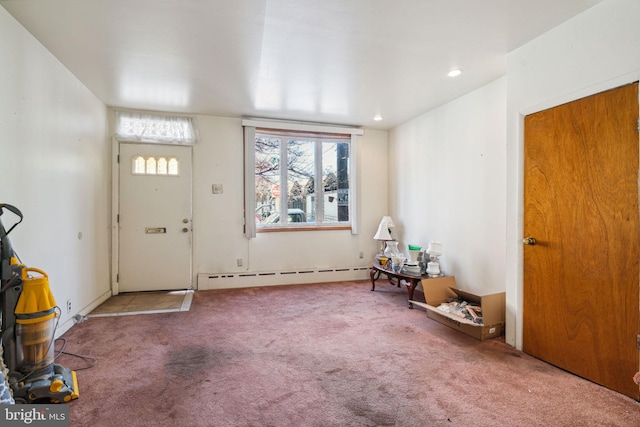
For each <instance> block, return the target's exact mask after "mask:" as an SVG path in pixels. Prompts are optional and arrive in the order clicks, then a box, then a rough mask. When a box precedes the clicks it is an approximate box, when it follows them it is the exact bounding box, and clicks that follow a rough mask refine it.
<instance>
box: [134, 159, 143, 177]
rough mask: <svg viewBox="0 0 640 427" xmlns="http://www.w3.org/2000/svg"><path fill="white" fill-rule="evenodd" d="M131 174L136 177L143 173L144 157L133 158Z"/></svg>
mask: <svg viewBox="0 0 640 427" xmlns="http://www.w3.org/2000/svg"><path fill="white" fill-rule="evenodd" d="M133 173H134V174H136V175H139V174H144V173H145V161H144V157H142V156H136V157H134V158H133Z"/></svg>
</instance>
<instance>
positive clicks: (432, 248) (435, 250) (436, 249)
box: [427, 242, 442, 277]
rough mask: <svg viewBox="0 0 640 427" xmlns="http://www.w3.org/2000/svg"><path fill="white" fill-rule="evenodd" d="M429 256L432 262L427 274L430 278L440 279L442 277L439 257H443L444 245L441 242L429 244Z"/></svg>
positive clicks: (428, 266) (428, 265)
mask: <svg viewBox="0 0 640 427" xmlns="http://www.w3.org/2000/svg"><path fill="white" fill-rule="evenodd" d="M427 254H428V255H429V259H430V260H431V261H430V262H429V263H428V264H427V274H428V275H429V277H438V276H439V275H440V264H439V263H438V257H439V256H440V255H442V244H441V243H440V242H429V246H428V247H427Z"/></svg>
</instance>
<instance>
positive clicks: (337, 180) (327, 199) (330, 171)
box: [322, 142, 349, 223]
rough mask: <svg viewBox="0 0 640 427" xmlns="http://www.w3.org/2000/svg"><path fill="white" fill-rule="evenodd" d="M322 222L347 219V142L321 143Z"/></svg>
mask: <svg viewBox="0 0 640 427" xmlns="http://www.w3.org/2000/svg"><path fill="white" fill-rule="evenodd" d="M322 189H323V199H322V200H323V204H322V207H323V222H324V223H336V222H344V221H349V144H348V143H345V142H323V143H322Z"/></svg>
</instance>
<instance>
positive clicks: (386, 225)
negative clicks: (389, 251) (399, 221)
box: [373, 216, 395, 240]
mask: <svg viewBox="0 0 640 427" xmlns="http://www.w3.org/2000/svg"><path fill="white" fill-rule="evenodd" d="M392 227H395V225H394V224H393V220H392V219H391V217H390V216H383V217H382V219H381V220H380V225H378V231H377V232H376V235H375V236H373V238H374V239H376V240H393V238H392V237H391V234H389V229H390V228H392Z"/></svg>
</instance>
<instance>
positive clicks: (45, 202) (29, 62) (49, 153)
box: [0, 8, 110, 334]
mask: <svg viewBox="0 0 640 427" xmlns="http://www.w3.org/2000/svg"><path fill="white" fill-rule="evenodd" d="M0 69H1V70H2V73H1V77H0V93H1V94H2V96H0V202H2V203H8V204H11V205H15V206H16V207H18V208H19V209H20V210H21V211H22V213H23V214H24V217H25V219H24V221H23V223H22V224H20V225H19V226H18V227H17V228H16V229H15V230H14V231H13V232H12V233H11V235H10V238H11V241H12V243H13V246H14V249H15V250H16V251H17V253H18V255H19V256H20V258H21V260H22V262H24V263H25V264H26V265H27V266H29V267H37V268H40V269H42V270H44V271H46V272H47V273H48V275H49V282H50V286H51V290H52V292H53V294H54V296H55V298H56V301H57V303H58V305H59V306H60V307H61V308H62V313H63V314H62V317H61V325H62V326H61V328H60V329H59V332H58V334H60V333H62V332H64V331H65V330H66V329H68V328H69V327H70V326H71V325H72V324H73V322H72V320H71V316H73V315H75V314H77V313H78V312H82V311H86V310H87V309H88V307H89V306H90V305H91V304H95V302H96V301H97V300H99V299H100V298H102V297H104V295H105V293H107V294H108V292H109V289H110V288H109V286H110V283H109V233H110V231H109V227H110V224H109V199H110V189H109V182H110V181H109V179H110V163H109V159H110V156H109V147H110V145H109V142H108V138H107V124H106V122H107V113H106V107H105V106H104V104H102V103H101V102H100V101H99V100H98V99H97V98H96V97H95V96H94V95H93V94H92V93H90V92H89V91H88V90H87V89H86V88H85V87H84V86H83V85H82V84H81V83H80V82H79V81H78V80H77V79H76V78H75V77H74V76H73V75H71V73H69V71H68V70H67V69H66V68H64V67H63V66H62V65H61V64H60V63H59V62H58V61H57V60H56V59H55V58H54V57H53V55H51V54H50V53H49V52H48V51H47V50H46V49H45V48H44V47H42V46H41V45H40V43H39V42H38V41H37V40H36V39H35V38H34V37H33V36H31V35H30V34H29V33H28V32H27V31H26V30H25V29H24V28H23V27H22V26H20V24H18V23H17V22H16V21H15V20H14V19H13V17H11V16H10V15H9V14H8V13H7V12H6V10H5V9H4V8H0ZM12 217H13V216H12V214H6V215H3V217H2V220H3V221H7V222H8V221H11V219H12ZM7 225H10V224H7ZM67 300H71V304H72V312H71V313H67V310H66V301H67Z"/></svg>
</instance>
